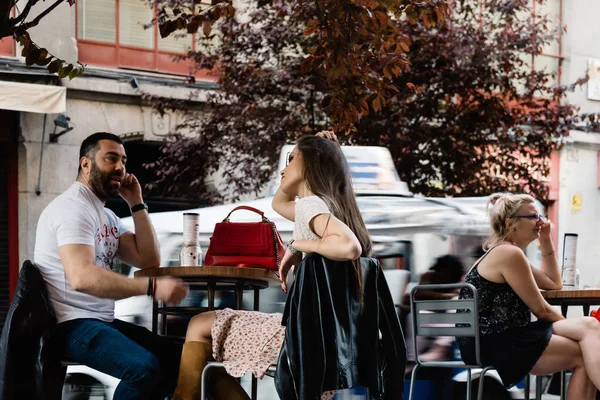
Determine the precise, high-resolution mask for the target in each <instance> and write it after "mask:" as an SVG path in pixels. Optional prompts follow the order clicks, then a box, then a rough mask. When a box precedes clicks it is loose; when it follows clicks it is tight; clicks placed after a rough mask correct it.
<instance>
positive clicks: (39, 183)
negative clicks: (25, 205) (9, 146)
mask: <svg viewBox="0 0 600 400" xmlns="http://www.w3.org/2000/svg"><path fill="white" fill-rule="evenodd" d="M47 116H48V114H44V125H43V126H42V143H41V144H40V167H39V170H38V181H37V186H36V187H35V194H37V195H38V196H39V195H40V194H42V189H41V182H42V159H43V158H44V140H46V117H47Z"/></svg>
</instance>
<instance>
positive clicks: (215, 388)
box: [208, 369, 250, 400]
mask: <svg viewBox="0 0 600 400" xmlns="http://www.w3.org/2000/svg"><path fill="white" fill-rule="evenodd" d="M211 375H212V376H211V377H210V386H209V388H208V392H209V394H210V398H211V399H214V400H250V396H248V394H247V393H246V391H245V390H244V389H243V388H242V386H241V385H240V383H239V382H238V380H237V379H235V378H234V377H233V376H231V375H229V374H228V373H227V371H225V370H224V369H217V370H215V369H213V370H212V371H211Z"/></svg>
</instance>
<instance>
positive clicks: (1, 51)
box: [0, 8, 15, 57]
mask: <svg viewBox="0 0 600 400" xmlns="http://www.w3.org/2000/svg"><path fill="white" fill-rule="evenodd" d="M11 14H12V17H14V16H15V9H14V8H13V9H12V11H11ZM0 56H11V57H12V56H15V40H14V39H13V38H12V37H10V36H9V37H5V38H2V39H0Z"/></svg>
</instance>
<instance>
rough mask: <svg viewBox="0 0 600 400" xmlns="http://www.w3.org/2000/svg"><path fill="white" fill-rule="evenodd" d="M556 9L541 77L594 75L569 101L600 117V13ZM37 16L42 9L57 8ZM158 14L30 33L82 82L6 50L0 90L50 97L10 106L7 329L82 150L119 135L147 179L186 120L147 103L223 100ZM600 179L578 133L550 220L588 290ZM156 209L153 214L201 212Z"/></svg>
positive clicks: (5, 177) (76, 11)
mask: <svg viewBox="0 0 600 400" xmlns="http://www.w3.org/2000/svg"><path fill="white" fill-rule="evenodd" d="M549 1H550V3H549V4H550V6H549V10H548V11H549V12H550V13H552V14H553V16H554V18H555V20H556V21H557V23H558V24H561V25H567V27H568V30H567V32H566V33H564V34H563V35H562V37H561V40H560V41H559V42H558V43H557V44H556V45H555V46H552V48H550V49H548V52H547V54H546V55H544V56H542V57H539V58H538V59H537V60H535V66H536V67H537V68H544V67H547V68H552V69H553V70H555V71H556V72H557V74H558V75H557V77H558V81H557V84H558V83H560V84H567V83H571V82H574V81H575V80H577V79H578V78H581V77H583V76H585V75H586V74H589V75H590V81H589V82H588V83H587V84H586V85H585V86H584V88H583V90H577V91H576V92H574V93H572V94H570V95H569V97H568V101H569V102H571V103H573V104H576V105H578V106H580V107H581V111H582V112H596V113H600V46H599V45H598V43H599V42H600V25H599V24H596V21H595V18H596V16H597V15H600V2H598V1H597V0H581V1H579V2H573V1H567V0H549ZM42 3H43V2H42ZM533 4H535V2H532V7H533V6H534V5H533ZM36 7H40V9H43V8H45V7H46V3H43V4H40V5H38V6H36ZM35 11H36V10H35V9H34V10H33V12H32V15H35ZM39 11H40V10H37V12H39ZM154 12H155V11H154V10H152V9H149V8H147V7H146V5H145V3H143V2H141V1H140V0H78V1H77V4H76V5H75V6H73V7H70V6H69V5H68V4H67V3H66V2H65V3H63V4H61V5H60V6H58V7H57V8H56V9H55V10H54V11H52V12H51V13H50V14H49V15H47V16H46V17H45V18H44V19H43V20H42V22H41V23H40V25H39V26H37V27H35V28H33V29H31V31H30V33H31V36H32V38H33V40H34V41H35V42H36V43H37V44H39V45H40V46H41V47H45V48H47V49H48V50H49V51H50V52H51V53H52V54H55V55H57V56H59V57H61V58H63V59H66V60H67V61H69V62H75V61H79V62H81V63H84V64H86V72H85V74H84V75H83V76H81V77H78V78H76V79H74V80H72V81H69V80H67V79H62V80H61V79H59V78H57V77H56V76H54V75H50V74H48V72H47V71H46V69H45V68H42V67H26V66H25V64H24V60H23V58H22V57H20V56H19V54H20V49H19V48H18V45H17V44H16V43H15V42H14V41H13V40H12V39H11V38H4V39H3V40H0V88H3V87H6V86H8V85H9V84H10V83H12V84H21V85H23V86H22V87H21V89H19V88H17V89H16V90H13V91H12V92H11V93H12V94H14V95H15V96H16V97H19V94H21V95H22V94H23V93H25V92H26V91H27V90H34V91H35V90H37V92H38V94H40V95H41V97H42V100H39V102H37V103H36V101H38V100H34V97H32V96H22V97H23V98H21V99H20V100H19V105H15V104H8V105H4V106H0V122H1V123H0V324H2V323H3V320H4V315H5V313H6V310H7V308H8V304H9V301H10V298H11V297H12V290H13V289H14V285H15V282H16V277H17V274H18V270H19V266H20V265H21V264H22V263H23V261H24V260H26V259H29V258H31V257H33V249H34V243H35V230H36V224H37V220H38V217H39V215H40V213H41V211H42V210H43V209H44V207H45V206H46V205H47V204H48V203H49V202H50V201H51V200H52V199H54V198H55V197H56V196H57V195H58V194H60V193H61V192H63V191H64V190H65V189H66V188H67V187H68V186H69V185H70V184H71V183H72V182H73V181H74V179H75V176H76V171H77V166H78V151H79V146H80V144H81V141H82V140H83V139H84V138H85V137H86V136H88V135H89V134H91V133H93V132H96V131H109V132H113V133H115V134H117V135H120V136H121V137H122V138H123V139H124V140H125V141H126V149H127V152H128V156H129V159H130V161H129V165H130V166H132V167H133V166H135V165H137V166H138V168H139V166H140V165H141V164H142V163H143V162H148V161H152V160H153V157H155V156H156V152H157V148H158V146H159V144H160V143H161V141H162V140H163V139H164V136H165V135H166V134H167V133H168V132H169V131H170V130H171V129H172V128H173V127H174V126H175V125H176V124H177V123H178V118H179V117H178V116H177V115H167V116H166V117H160V116H159V115H158V114H156V113H155V112H153V110H152V108H151V107H150V105H148V104H146V103H144V101H143V99H142V93H150V94H155V95H161V96H170V97H174V98H178V99H183V100H187V99H189V97H190V94H191V92H192V91H194V92H198V93H199V94H200V95H199V97H196V98H195V99H194V100H189V101H190V104H191V105H192V106H195V107H196V106H197V107H201V106H202V102H203V99H204V98H205V95H206V94H207V93H210V91H213V90H216V84H215V81H214V77H212V76H211V75H210V74H208V73H204V72H201V73H198V74H197V76H196V77H197V79H196V83H195V84H194V85H189V84H188V83H187V78H186V77H187V75H188V73H189V65H187V64H185V63H175V62H173V56H176V55H181V54H184V53H185V51H186V50H187V49H189V48H191V49H193V48H195V46H196V45H195V40H194V37H193V36H192V35H190V36H188V37H185V38H180V39H178V40H175V39H174V38H167V39H160V37H159V35H158V32H157V30H156V28H150V29H144V27H143V24H144V23H146V22H148V21H150V20H151V19H152V16H153V15H154ZM25 85H38V86H25ZM36 88H37V89H36ZM43 88H46V89H48V88H50V89H51V91H52V92H51V93H48V96H49V97H52V96H54V97H53V98H54V99H55V100H56V99H57V98H58V100H57V102H58V103H57V104H58V105H57V104H46V103H47V101H46V100H43V99H44V98H47V97H48V96H47V97H44V96H43V92H44V90H42V89H43ZM7 90H8V89H7ZM57 90H58V91H57ZM61 90H62V91H63V92H60V91H61ZM61 96H62V98H61ZM4 104H6V103H4ZM53 107H54V108H53ZM56 107H58V108H56ZM2 108H4V109H2ZM34 111H35V112H34ZM70 128H72V129H70ZM64 131H66V133H63V134H61V133H62V132H64ZM57 134H59V135H57ZM599 170H600V135H599V134H592V133H583V132H579V131H577V130H574V131H572V132H571V136H570V137H569V138H567V141H566V146H565V147H564V149H563V150H561V151H560V152H557V153H556V154H555V156H554V157H553V158H552V173H551V176H550V179H549V185H550V189H551V196H550V200H551V205H550V207H549V210H548V213H549V216H550V217H551V219H552V220H553V222H554V223H555V225H556V226H557V229H556V236H555V240H556V242H557V243H556V246H557V248H558V250H559V253H560V250H561V247H562V237H563V235H564V233H566V232H574V233H578V234H579V252H578V262H579V266H580V271H581V282H582V285H595V284H596V283H598V282H599V281H600V272H596V271H600V270H599V269H598V268H597V267H596V260H598V259H600V241H599V240H598V239H597V238H598V237H599V236H598V233H599V232H598V231H599V230H600V173H599ZM138 171H139V173H143V172H142V171H141V170H140V169H138V170H137V171H136V172H138ZM152 200H153V199H150V207H151V209H153V210H154V211H157V210H166V209H169V208H170V209H174V208H191V207H193V206H198V204H191V203H190V204H186V203H178V202H175V201H171V200H170V199H159V198H157V199H154V200H155V203H154V204H153V203H152ZM122 206H123V205H122V204H121V205H119V204H116V205H115V207H116V208H119V207H122Z"/></svg>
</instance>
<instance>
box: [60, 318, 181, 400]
mask: <svg viewBox="0 0 600 400" xmlns="http://www.w3.org/2000/svg"><path fill="white" fill-rule="evenodd" d="M57 329H58V334H59V336H60V337H61V338H62V339H64V342H63V343H64V352H63V354H64V357H65V359H67V360H69V361H74V362H77V363H79V364H83V365H87V366H88V367H91V368H93V369H95V370H98V371H100V372H104V373H105V374H108V375H111V376H114V377H115V378H119V379H121V382H120V383H119V385H118V386H117V389H116V390H115V393H114V396H113V399H114V400H134V399H164V398H165V397H166V396H167V395H169V394H171V393H173V391H174V390H175V387H176V386H177V377H178V375H179V362H180V359H181V349H182V345H181V344H176V343H173V342H172V341H171V340H168V339H166V338H164V337H160V336H158V335H155V334H153V333H152V332H150V331H149V330H147V329H146V328H143V327H141V326H137V325H134V324H130V323H127V322H123V321H120V320H117V319H115V320H114V321H113V322H103V321H100V320H97V319H87V318H86V319H75V320H72V321H67V322H63V323H61V324H58V325H57Z"/></svg>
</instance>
